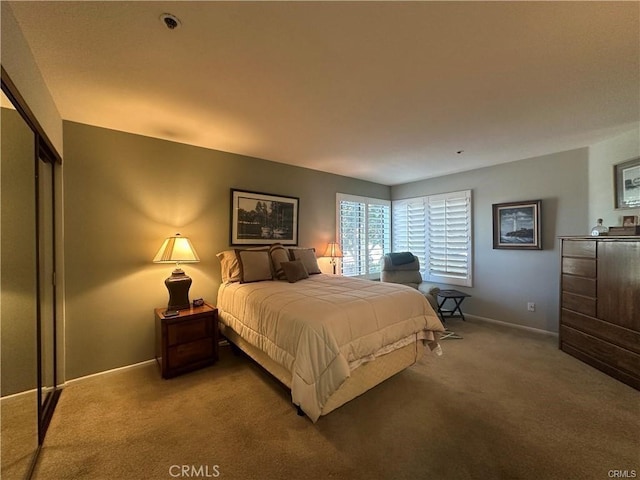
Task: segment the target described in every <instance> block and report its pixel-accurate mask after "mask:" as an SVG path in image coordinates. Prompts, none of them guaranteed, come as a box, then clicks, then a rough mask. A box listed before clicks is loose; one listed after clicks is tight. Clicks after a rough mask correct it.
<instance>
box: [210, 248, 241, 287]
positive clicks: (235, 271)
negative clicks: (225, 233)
mask: <svg viewBox="0 0 640 480" xmlns="http://www.w3.org/2000/svg"><path fill="white" fill-rule="evenodd" d="M216 257H218V260H220V273H221V276H222V283H233V282H239V281H240V265H239V264H238V257H237V255H236V252H235V250H225V251H224V252H220V253H218V254H217V255H216Z"/></svg>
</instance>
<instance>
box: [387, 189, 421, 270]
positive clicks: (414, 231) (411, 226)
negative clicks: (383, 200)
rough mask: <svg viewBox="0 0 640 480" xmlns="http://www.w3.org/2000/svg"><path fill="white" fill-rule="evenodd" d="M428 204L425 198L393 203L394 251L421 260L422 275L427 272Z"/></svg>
mask: <svg viewBox="0 0 640 480" xmlns="http://www.w3.org/2000/svg"><path fill="white" fill-rule="evenodd" d="M425 218H426V204H425V198H424V197H420V198H411V199H408V200H398V201H395V202H393V207H392V225H393V226H392V231H393V251H394V252H411V253H413V254H414V255H415V256H416V257H418V259H419V260H420V273H421V274H423V275H424V274H425V272H426V268H425V267H426V264H427V263H426V258H427V255H426V252H427V235H426V225H425Z"/></svg>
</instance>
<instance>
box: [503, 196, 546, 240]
mask: <svg viewBox="0 0 640 480" xmlns="http://www.w3.org/2000/svg"><path fill="white" fill-rule="evenodd" d="M492 207H493V248H494V249H513V250H542V229H541V208H542V200H529V201H522V202H509V203H494V204H493V206H492Z"/></svg>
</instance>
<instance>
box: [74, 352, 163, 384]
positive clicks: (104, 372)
mask: <svg viewBox="0 0 640 480" xmlns="http://www.w3.org/2000/svg"><path fill="white" fill-rule="evenodd" d="M154 363H156V359H155V358H154V359H152V360H145V361H144V362H140V363H134V364H131V365H125V366H124V367H118V368H112V369H111V370H105V371H103V372H98V373H92V374H91V375H85V376H84V377H78V378H73V379H71V380H67V381H66V382H65V383H64V385H62V386H63V387H64V386H67V385H70V384H72V383H76V382H82V381H83V380H88V379H90V378H94V377H99V376H101V375H106V374H108V373H115V372H124V371H125V370H131V369H134V368H140V367H146V366H148V365H151V364H154Z"/></svg>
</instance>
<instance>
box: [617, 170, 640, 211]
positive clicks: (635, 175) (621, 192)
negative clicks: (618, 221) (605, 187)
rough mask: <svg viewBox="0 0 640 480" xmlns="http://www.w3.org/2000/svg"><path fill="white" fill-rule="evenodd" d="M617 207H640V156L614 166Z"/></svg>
mask: <svg viewBox="0 0 640 480" xmlns="http://www.w3.org/2000/svg"><path fill="white" fill-rule="evenodd" d="M613 174H614V182H615V183H614V186H615V201H616V208H640V158H636V159H634V160H629V161H627V162H623V163H619V164H618V165H614V167H613Z"/></svg>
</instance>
